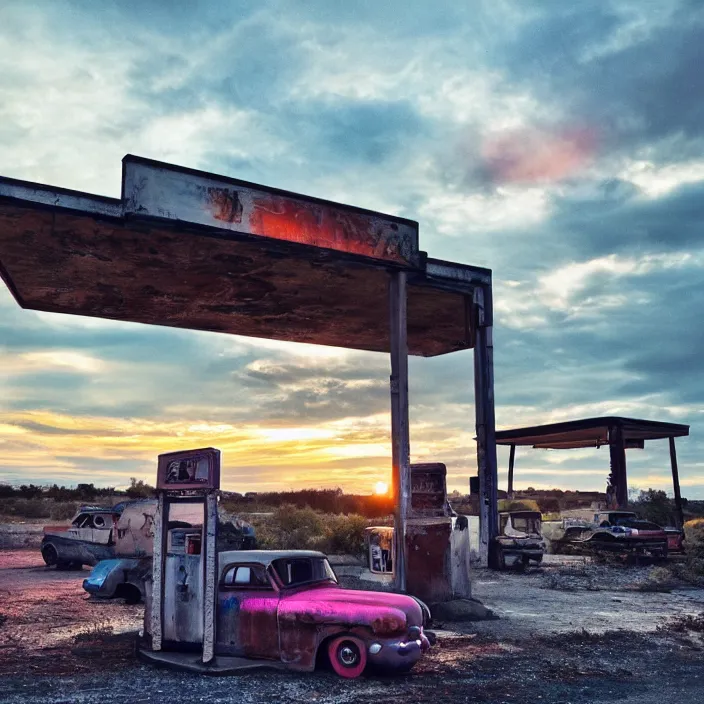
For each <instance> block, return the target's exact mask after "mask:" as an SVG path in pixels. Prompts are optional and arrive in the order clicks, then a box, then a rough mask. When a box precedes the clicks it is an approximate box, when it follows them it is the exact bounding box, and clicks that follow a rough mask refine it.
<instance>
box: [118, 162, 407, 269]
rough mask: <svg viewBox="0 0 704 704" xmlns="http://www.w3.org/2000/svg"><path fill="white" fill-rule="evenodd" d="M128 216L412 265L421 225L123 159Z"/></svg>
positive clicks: (237, 181) (175, 168)
mask: <svg viewBox="0 0 704 704" xmlns="http://www.w3.org/2000/svg"><path fill="white" fill-rule="evenodd" d="M122 164H123V172H122V178H123V181H122V199H123V202H124V208H125V215H127V216H130V215H136V216H139V217H151V218H158V219H161V220H170V221H185V222H190V223H196V224H199V225H205V226H209V227H216V228H218V229H226V230H232V231H234V232H239V233H243V234H247V235H254V236H260V237H267V238H274V239H280V240H286V241H289V242H298V243H302V244H307V245H313V246H316V247H324V248H326V249H333V250H340V251H343V252H349V253H354V254H361V255H363V256H367V257H372V258H374V259H382V260H386V261H390V262H396V263H399V264H404V265H411V266H415V265H416V264H417V261H418V223H416V222H413V221H411V220H406V219H405V218H399V217H395V216H392V215H386V214H383V213H375V212H372V211H368V210H364V209H362V208H353V207H351V206H348V205H344V204H341V203H332V202H330V201H325V200H322V199H320V198H312V197H310V196H304V195H301V194H298V193H290V192H288V191H282V190H280V189H276V188H270V187H267V186H261V185H258V184H254V183H249V182H247V181H241V180H239V179H233V178H227V177H225V176H218V175H216V174H211V173H207V172H204V171H197V170H195V169H187V168H183V167H178V166H174V165H172V164H165V163H163V162H158V161H152V160H151V159H144V158H142V157H137V156H133V155H129V154H128V155H127V156H126V157H125V158H124V159H123V160H122Z"/></svg>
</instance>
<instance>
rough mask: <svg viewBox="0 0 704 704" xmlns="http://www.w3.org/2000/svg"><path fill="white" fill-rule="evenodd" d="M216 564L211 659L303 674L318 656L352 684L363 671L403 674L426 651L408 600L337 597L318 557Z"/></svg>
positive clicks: (248, 557)
mask: <svg viewBox="0 0 704 704" xmlns="http://www.w3.org/2000/svg"><path fill="white" fill-rule="evenodd" d="M219 560H220V562H219V566H220V570H219V573H220V584H219V588H218V611H217V634H218V636H217V645H216V653H217V654H221V655H239V656H244V657H248V658H256V659H265V660H267V659H268V660H276V661H279V662H282V663H284V664H286V665H287V666H288V667H291V668H293V669H297V670H304V671H311V670H313V669H315V666H316V662H317V661H318V659H319V655H321V654H322V655H325V656H327V657H328V658H329V659H330V662H331V664H332V666H333V669H334V670H335V671H336V672H338V674H340V675H342V676H345V677H354V676H357V675H359V674H361V672H362V671H363V670H364V668H365V667H366V665H367V664H369V665H371V666H373V667H376V668H378V669H384V670H396V671H406V670H409V669H411V667H413V665H414V664H415V663H416V662H417V661H418V659H419V658H420V656H421V654H422V653H423V652H425V651H426V650H427V649H428V647H429V642H428V639H427V638H426V636H425V635H424V633H423V611H422V609H421V607H420V605H419V603H418V602H417V601H416V600H415V599H414V598H413V597H410V596H407V595H405V594H393V593H387V592H373V591H355V590H350V589H343V588H342V587H341V586H340V585H339V584H338V583H337V579H336V577H335V574H334V572H333V571H332V568H331V567H330V565H329V563H328V561H327V559H326V557H325V555H323V554H322V553H318V552H308V551H293V550H292V551H282V552H277V551H256V550H254V551H232V552H223V553H220V556H219ZM362 651H363V652H362Z"/></svg>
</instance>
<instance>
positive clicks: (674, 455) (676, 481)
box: [670, 438, 684, 528]
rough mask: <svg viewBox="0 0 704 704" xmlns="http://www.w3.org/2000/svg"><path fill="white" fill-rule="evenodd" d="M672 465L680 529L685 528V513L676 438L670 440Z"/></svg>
mask: <svg viewBox="0 0 704 704" xmlns="http://www.w3.org/2000/svg"><path fill="white" fill-rule="evenodd" d="M670 465H671V467H672V486H673V487H674V490H675V510H676V511H677V520H678V521H679V526H678V528H682V527H683V526H684V511H683V510H682V494H681V493H680V474H679V470H678V469H677V451H676V450H675V438H670Z"/></svg>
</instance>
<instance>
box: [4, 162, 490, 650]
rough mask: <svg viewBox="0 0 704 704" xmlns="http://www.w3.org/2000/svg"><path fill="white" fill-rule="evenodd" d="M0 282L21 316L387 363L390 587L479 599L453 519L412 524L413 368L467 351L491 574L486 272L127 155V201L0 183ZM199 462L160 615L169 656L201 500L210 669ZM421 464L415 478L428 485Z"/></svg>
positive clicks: (173, 497)
mask: <svg viewBox="0 0 704 704" xmlns="http://www.w3.org/2000/svg"><path fill="white" fill-rule="evenodd" d="M0 273H1V275H2V278H3V279H4V281H5V283H6V284H7V286H8V288H9V289H10V291H11V292H12V294H13V295H14V297H15V299H16V300H17V302H18V303H19V305H20V306H21V307H23V308H26V309H32V310H38V311H45V312H54V313H64V314H70V315H83V316H94V317H99V318H107V319H112V320H121V321H129V322H136V323H145V324H150V325H162V326H171V327H178V328H187V329H193V330H205V331H212V332H218V333H225V334H235V335H246V336H252V337H259V338H269V339H276V340H283V341H290V342H303V343H310V344H320V345H331V346H336V347H344V348H349V349H356V350H367V351H372V352H380V353H386V354H389V355H390V369H391V374H390V401H391V439H392V478H393V482H392V485H393V492H394V496H395V528H394V534H395V540H394V560H393V563H394V570H393V575H394V580H395V586H396V588H397V590H398V591H401V592H404V591H408V592H410V593H413V592H414V591H415V592H422V593H423V596H426V592H427V590H428V589H430V590H431V591H430V593H431V595H432V593H440V594H442V597H443V598H452V597H458V596H469V575H468V564H469V563H468V559H467V560H464V558H462V559H456V558H457V555H456V554H455V553H453V550H452V546H451V542H452V532H453V531H452V530H449V529H448V525H450V524H448V523H447V521H446V522H445V523H444V524H443V525H442V526H441V527H440V528H438V529H437V530H436V531H433V530H430V529H429V528H428V526H429V525H430V523H432V521H433V517H435V518H437V519H440V518H443V520H444V517H442V516H440V515H438V514H437V513H432V511H431V515H428V514H427V509H428V506H427V505H425V506H423V508H424V509H426V513H423V511H422V510H421V511H420V513H418V510H417V511H416V514H415V524H414V523H413V521H414V508H413V505H412V500H411V499H412V494H413V490H412V489H413V487H412V476H413V472H412V467H411V463H410V438H409V399H408V355H409V354H410V355H417V356H422V357H431V356H437V355H444V354H449V353H451V352H456V351H460V350H467V349H473V351H474V365H473V366H474V398H475V414H476V417H475V425H476V442H477V474H478V480H479V481H478V484H479V492H480V497H481V500H480V549H479V552H480V556H481V559H482V562H483V563H484V564H486V562H487V559H488V552H489V546H490V544H491V541H492V539H493V537H494V535H495V533H496V530H497V523H498V520H497V467H496V464H497V463H496V444H495V420H494V394H493V342H492V322H493V321H492V282H491V272H490V271H489V270H487V269H484V268H478V267H472V266H468V265H465V264H458V263H453V262H447V261H442V260H438V259H433V258H431V257H429V256H428V255H427V254H426V253H425V252H423V251H422V250H421V249H420V247H419V232H418V224H417V223H415V222H413V221H410V220H406V219H403V218H399V217H394V216H390V215H385V214H381V213H376V212H371V211H368V210H363V209H360V208H354V207H351V206H348V205H343V204H339V203H332V202H329V201H324V200H320V199H317V198H311V197H308V196H302V195H299V194H294V193H289V192H286V191H281V190H277V189H273V188H268V187H264V186H259V185H256V184H252V183H248V182H243V181H239V180H236V179H231V178H225V177H221V176H216V175H213V174H210V173H205V172H201V171H194V170H191V169H186V168H181V167H176V166H173V165H170V164H164V163H160V162H155V161H151V160H147V159H143V158H140V157H135V156H129V155H128V156H126V157H125V158H124V159H123V164H122V195H121V198H119V199H113V198H106V197H101V196H95V195H91V194H87V193H81V192H76V191H69V190H66V189H62V188H57V187H51V186H45V185H39V184H35V183H29V182H24V181H17V180H14V179H8V178H0ZM468 376H469V374H468ZM468 422H470V420H469V419H468ZM201 452H204V453H205V454H204V455H203V457H204V458H205V459H203V463H204V464H203V467H205V469H204V470H203V471H204V477H203V481H204V483H203V484H202V485H200V487H199V486H198V485H194V486H191V487H186V488H184V487H179V486H178V485H173V484H169V483H168V482H167V481H166V480H165V479H164V477H163V476H162V475H161V474H160V475H159V476H160V480H159V481H160V483H159V484H158V488H159V494H160V514H159V516H160V518H159V520H158V521H157V523H158V524H159V527H158V528H156V529H155V539H154V546H155V547H154V569H153V579H154V591H153V599H154V602H153V603H152V608H151V611H152V622H153V624H154V627H155V629H156V635H157V636H158V637H157V638H155V640H154V647H155V649H159V648H160V637H161V636H160V634H161V633H162V629H163V628H166V625H165V623H166V621H164V608H165V606H164V605H165V598H164V589H165V585H166V584H167V583H168V581H166V580H168V579H169V578H168V577H167V576H165V573H168V569H166V565H167V562H166V552H167V549H168V546H167V542H166V532H167V528H168V505H169V504H170V503H173V502H176V503H178V502H179V501H196V502H200V503H202V504H203V506H204V509H205V516H206V519H205V521H204V532H203V536H202V544H203V550H202V560H203V562H202V566H201V568H199V569H201V572H200V574H201V576H202V582H201V583H200V584H201V586H200V587H199V588H198V590H199V592H202V604H201V606H202V611H201V612H202V614H203V623H204V630H203V631H202V633H201V636H202V642H203V661H204V662H206V661H208V659H209V658H212V655H213V647H214V643H215V640H216V636H215V634H214V632H213V631H214V628H215V625H214V624H215V621H214V615H213V611H214V603H215V602H214V599H215V588H216V587H215V586H214V585H215V580H216V575H215V570H216V556H215V554H214V550H215V548H214V546H215V534H214V531H216V525H217V521H216V520H215V519H214V518H213V517H214V516H215V513H214V512H215V505H216V504H215V502H216V493H217V490H218V489H219V461H220V460H219V454H213V453H215V452H216V451H215V450H212V449H208V450H203V451H201ZM159 466H160V472H161V471H162V465H161V460H160V465H159ZM231 469H234V470H235V471H236V468H231ZM427 469H428V468H427V467H425V468H423V467H421V468H419V470H420V471H419V472H417V473H416V474H417V476H418V477H419V481H420V482H421V484H423V482H425V483H426V485H427V479H428V477H429V476H431V475H432V472H431V473H430V474H428V472H427V471H425V470H427ZM443 471H444V468H443ZM437 476H439V475H437ZM437 476H436V478H437ZM440 484H441V485H442V487H443V490H444V474H443V475H442V479H441V483H440ZM438 486H440V485H438V484H437V483H436V485H435V486H434V489H435V495H436V498H437V494H438V491H437V487H438ZM425 489H427V486H425V488H424V487H423V486H420V485H419V486H418V487H417V490H418V491H417V493H418V495H420V494H422V493H423V491H424V490H425ZM430 494H433V492H432V491H431V492H430ZM441 498H442V497H441ZM431 508H432V507H431ZM208 516H210V519H208ZM429 522H430V523H429ZM436 522H437V521H436ZM440 522H441V523H442V521H440ZM414 525H415V528H414V527H413V526H414ZM424 536H425V537H424ZM409 545H410V546H411V548H412V549H410V552H412V553H413V555H411V556H409ZM419 549H420V553H419V552H418V551H419ZM416 553H418V554H421V555H425V556H426V557H428V558H429V557H431V554H433V553H437V554H438V555H440V559H418V557H417V554H416ZM414 555H415V556H416V557H415V562H414V557H413V556H414ZM173 579H176V577H173ZM199 579H200V578H199ZM184 580H185V577H184ZM178 584H181V586H184V585H185V581H184V582H183V583H180V582H179V583H178ZM172 586H173V588H174V589H176V588H177V583H176V582H173V585H172ZM424 589H425V590H426V592H424V591H423V590H424ZM174 618H175V616H174V615H173V614H171V619H172V620H173V619H174ZM166 620H168V619H166Z"/></svg>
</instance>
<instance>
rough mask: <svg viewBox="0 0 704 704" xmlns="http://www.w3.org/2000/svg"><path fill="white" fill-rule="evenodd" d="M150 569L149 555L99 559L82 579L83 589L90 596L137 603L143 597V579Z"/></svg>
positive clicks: (150, 560) (150, 559) (149, 572)
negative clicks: (147, 556)
mask: <svg viewBox="0 0 704 704" xmlns="http://www.w3.org/2000/svg"><path fill="white" fill-rule="evenodd" d="M151 570H152V558H151V557H149V558H116V559H112V560H101V561H100V562H99V563H98V564H97V565H96V566H95V567H94V568H93V569H92V570H91V573H90V575H89V576H88V577H87V578H86V579H84V580H83V589H85V590H86V591H87V592H88V593H89V594H90V595H91V596H96V597H101V598H104V599H124V600H125V603H127V604H138V603H139V602H140V601H141V600H142V599H144V589H145V586H144V585H145V580H146V578H147V577H148V576H149V575H150V574H151Z"/></svg>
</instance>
